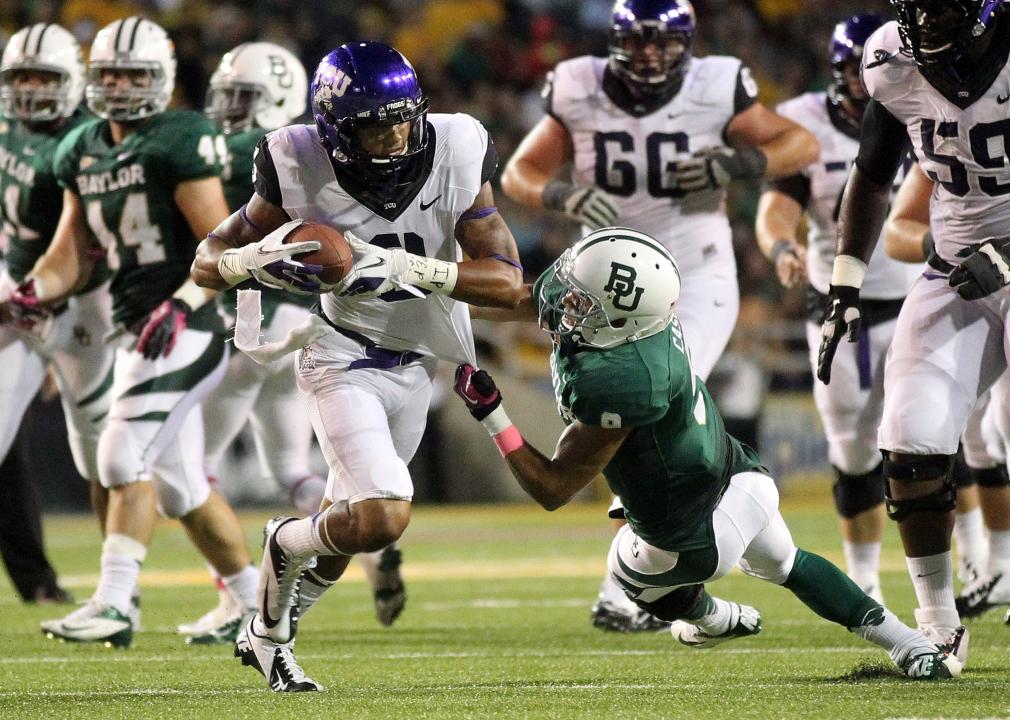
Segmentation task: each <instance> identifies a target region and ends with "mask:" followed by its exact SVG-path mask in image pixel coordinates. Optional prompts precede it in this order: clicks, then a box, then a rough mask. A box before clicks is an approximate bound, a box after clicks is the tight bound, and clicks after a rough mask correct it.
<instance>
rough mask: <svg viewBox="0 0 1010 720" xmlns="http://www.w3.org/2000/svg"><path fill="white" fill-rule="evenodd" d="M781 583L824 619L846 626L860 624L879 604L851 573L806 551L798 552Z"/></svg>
mask: <svg viewBox="0 0 1010 720" xmlns="http://www.w3.org/2000/svg"><path fill="white" fill-rule="evenodd" d="M782 586H783V587H785V588H788V589H789V590H791V591H792V593H793V594H794V595H795V596H796V597H798V598H799V599H800V600H801V601H802V602H803V604H804V605H806V606H807V607H808V608H810V609H811V610H813V611H814V612H815V613H817V614H818V615H820V616H821V617H822V618H824V619H825V620H830V621H831V622H833V623H838V624H839V625H842V626H843V627H846V628H853V627H857V626H859V625H861V624H862V623H863V619H864V618H865V617H866V616H867V614H868V613H869V612H870V611H871V610H873V609H874V608H878V607H880V605H879V604H878V603H877V601H876V600H874V599H873V598H871V597H869V596H868V595H867V594H866V593H864V592H863V591H862V590H860V589H859V586H858V585H856V584H855V583H854V582H853V581H852V580H851V579H850V578H849V576H848V575H846V574H845V573H843V572H842V571H841V570H839V569H838V568H837V567H835V566H834V565H833V564H831V563H830V562H828V561H827V560H825V559H824V558H822V557H821V556H820V555H815V554H814V553H810V552H807V551H806V550H797V551H796V560H795V561H794V562H793V568H792V570H791V571H790V572H789V577H788V578H786V581H785V582H784V583H782Z"/></svg>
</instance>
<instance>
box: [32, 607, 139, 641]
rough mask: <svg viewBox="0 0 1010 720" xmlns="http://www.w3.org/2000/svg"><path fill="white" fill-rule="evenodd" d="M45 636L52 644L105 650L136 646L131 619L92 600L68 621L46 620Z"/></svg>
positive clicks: (44, 622)
mask: <svg viewBox="0 0 1010 720" xmlns="http://www.w3.org/2000/svg"><path fill="white" fill-rule="evenodd" d="M40 626H41V628H42V634H43V635H45V636H46V637H47V638H49V639H50V640H62V641H65V642H81V643H102V644H104V645H105V646H106V647H117V648H127V647H130V643H132V642H133V624H132V623H131V622H130V618H129V616H128V615H124V614H123V613H121V612H120V611H119V610H116V609H115V608H113V607H107V606H102V605H99V604H98V603H97V602H95V601H94V600H89V601H88V602H86V603H85V604H84V605H82V606H81V607H79V608H78V609H77V610H74V611H73V612H72V613H70V614H69V615H67V616H66V617H63V618H60V619H58V620H44V621H42V623H40Z"/></svg>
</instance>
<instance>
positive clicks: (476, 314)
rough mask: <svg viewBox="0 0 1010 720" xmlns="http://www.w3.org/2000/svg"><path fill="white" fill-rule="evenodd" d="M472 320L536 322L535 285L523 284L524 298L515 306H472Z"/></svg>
mask: <svg viewBox="0 0 1010 720" xmlns="http://www.w3.org/2000/svg"><path fill="white" fill-rule="evenodd" d="M470 319H471V320H489V321H491V322H536V321H537V319H538V318H537V304H536V302H534V300H533V285H531V284H530V283H526V284H525V285H523V299H522V300H520V301H519V304H518V305H516V306H515V307H514V308H493V307H481V306H480V305H471V306H470Z"/></svg>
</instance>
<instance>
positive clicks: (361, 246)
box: [333, 231, 424, 300]
mask: <svg viewBox="0 0 1010 720" xmlns="http://www.w3.org/2000/svg"><path fill="white" fill-rule="evenodd" d="M344 238H345V239H346V240H347V242H348V243H349V244H350V246H351V252H352V254H353V255H354V264H352V265H351V269H350V270H348V271H347V274H346V275H345V276H344V278H343V280H341V281H340V283H338V284H337V286H336V287H335V288H334V289H333V292H335V293H336V294H337V295H339V296H341V297H353V298H356V299H358V300H370V299H371V298H375V297H378V296H379V295H382V294H383V293H387V292H389V291H390V290H396V289H403V290H406V291H408V292H410V293H412V294H414V295H416V296H417V297H424V293H422V292H421V291H420V290H418V289H417V288H415V287H413V286H412V285H409V284H407V283H405V282H403V279H402V278H403V275H404V273H406V272H407V271H408V270H409V269H410V266H411V262H410V259H411V253H408V252H407V251H406V250H404V249H403V248H383V247H379V246H378V245H372V244H371V243H367V242H365V241H364V240H360V239H358V238H356V237H355V236H354V235H353V234H351V233H349V232H346V231H345V232H344Z"/></svg>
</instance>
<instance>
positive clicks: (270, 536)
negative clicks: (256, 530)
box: [259, 517, 316, 643]
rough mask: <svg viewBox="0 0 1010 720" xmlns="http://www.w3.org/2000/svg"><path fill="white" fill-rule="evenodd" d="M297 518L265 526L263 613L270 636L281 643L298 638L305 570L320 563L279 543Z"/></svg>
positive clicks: (262, 573) (261, 610)
mask: <svg viewBox="0 0 1010 720" xmlns="http://www.w3.org/2000/svg"><path fill="white" fill-rule="evenodd" d="M295 520H297V518H293V517H289V518H282V517H276V518H274V519H273V520H271V521H270V522H268V523H267V524H266V527H264V528H263V563H262V565H260V582H259V616H260V618H261V619H262V621H263V626H264V627H265V628H266V632H267V635H268V636H269V637H270V639H271V640H273V641H274V642H277V643H286V642H289V641H291V640H292V639H294V636H295V628H296V625H297V619H296V618H295V615H296V614H295V613H293V612H292V608H293V607H295V605H297V604H298V589H299V586H300V585H301V581H302V573H303V572H304V571H305V570H306V569H308V568H311V567H314V566H315V564H316V559H315V557H307V558H296V557H295V556H294V555H292V554H291V553H289V552H288V551H287V550H285V549H284V548H282V547H281V546H280V544H279V543H278V542H277V533H278V532H279V531H280V529H281V528H282V527H284V526H285V525H287V524H288V523H289V522H293V521H295Z"/></svg>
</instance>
